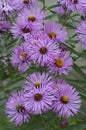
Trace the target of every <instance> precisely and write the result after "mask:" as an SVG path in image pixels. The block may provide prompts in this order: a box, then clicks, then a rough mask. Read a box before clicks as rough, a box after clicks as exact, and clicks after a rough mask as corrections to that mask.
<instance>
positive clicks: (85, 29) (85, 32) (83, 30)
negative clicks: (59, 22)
mask: <svg viewBox="0 0 86 130" xmlns="http://www.w3.org/2000/svg"><path fill="white" fill-rule="evenodd" d="M76 32H77V38H78V40H79V41H80V42H81V44H82V45H83V46H84V47H85V48H86V20H85V21H84V20H82V21H81V22H80V24H79V25H78V26H77V29H76Z"/></svg>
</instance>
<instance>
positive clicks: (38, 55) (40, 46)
mask: <svg viewBox="0 0 86 130" xmlns="http://www.w3.org/2000/svg"><path fill="white" fill-rule="evenodd" d="M27 48H28V50H30V56H31V59H32V60H33V61H36V62H37V63H38V64H39V65H41V66H44V65H46V66H47V64H46V63H47V61H48V60H49V59H52V58H53V56H54V55H55V54H56V53H58V52H59V50H58V47H57V45H56V44H55V43H53V42H52V41H48V40H42V39H39V40H38V41H37V42H34V40H33V41H31V43H30V44H29V45H28V43H27Z"/></svg>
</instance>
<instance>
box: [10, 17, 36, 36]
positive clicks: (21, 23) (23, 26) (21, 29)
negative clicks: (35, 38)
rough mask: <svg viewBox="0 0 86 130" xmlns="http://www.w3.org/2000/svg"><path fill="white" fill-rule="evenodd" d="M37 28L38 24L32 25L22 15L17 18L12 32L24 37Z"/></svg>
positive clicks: (14, 34)
mask: <svg viewBox="0 0 86 130" xmlns="http://www.w3.org/2000/svg"><path fill="white" fill-rule="evenodd" d="M35 29H36V26H32V25H31V24H30V23H28V22H26V21H25V20H24V19H21V18H20V17H18V18H17V21H16V23H14V24H13V26H12V29H11V32H12V34H13V36H14V37H18V36H20V37H24V35H26V34H29V35H31V33H32V32H33V31H34V30H35Z"/></svg>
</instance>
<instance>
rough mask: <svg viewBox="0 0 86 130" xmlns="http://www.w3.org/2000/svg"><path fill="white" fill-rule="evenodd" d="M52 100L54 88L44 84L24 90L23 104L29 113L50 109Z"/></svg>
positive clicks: (38, 112) (39, 112) (40, 112)
mask: <svg viewBox="0 0 86 130" xmlns="http://www.w3.org/2000/svg"><path fill="white" fill-rule="evenodd" d="M54 100H55V96H54V90H53V89H52V87H48V86H47V84H46V87H43V86H42V87H41V88H38V89H36V88H34V89H33V90H31V91H28V92H27V91H26V92H25V103H24V105H25V107H26V108H27V109H28V111H30V113H32V114H42V113H43V112H46V111H48V110H50V109H51V106H52V104H53V101H54Z"/></svg>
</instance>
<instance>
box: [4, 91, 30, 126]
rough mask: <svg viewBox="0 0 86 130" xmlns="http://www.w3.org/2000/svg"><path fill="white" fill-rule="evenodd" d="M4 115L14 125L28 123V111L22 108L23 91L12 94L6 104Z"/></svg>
mask: <svg viewBox="0 0 86 130" xmlns="http://www.w3.org/2000/svg"><path fill="white" fill-rule="evenodd" d="M6 114H7V115H8V118H10V121H11V122H12V121H13V122H15V124H16V125H22V123H23V122H28V121H29V119H30V117H29V114H28V110H27V109H26V107H25V106H24V94H23V91H20V92H18V93H13V94H12V95H11V96H10V97H9V99H8V101H7V103H6Z"/></svg>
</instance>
